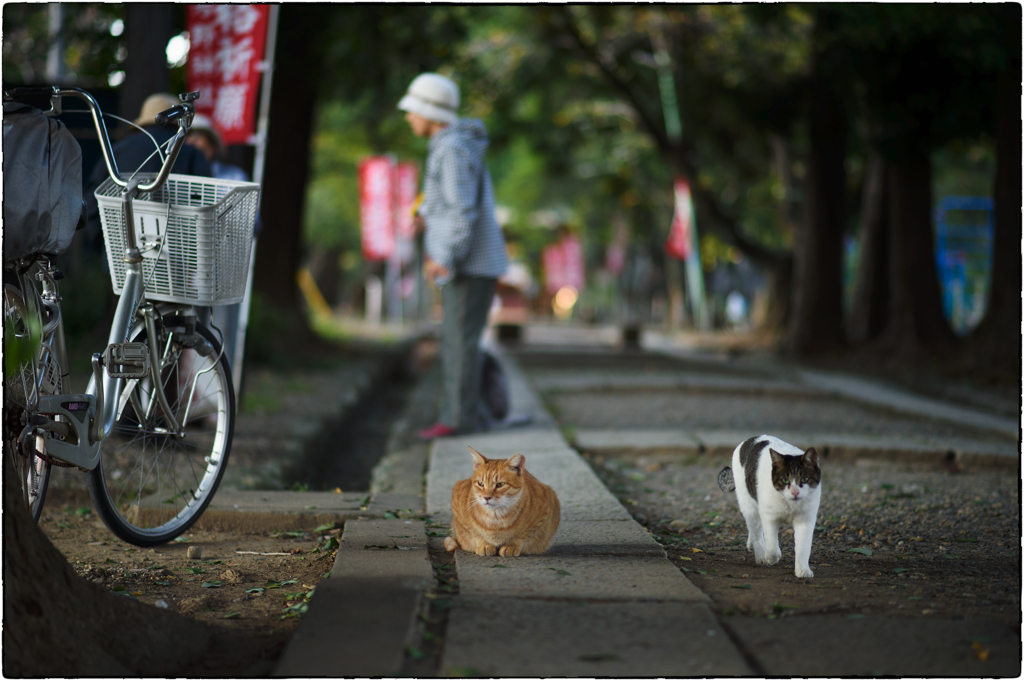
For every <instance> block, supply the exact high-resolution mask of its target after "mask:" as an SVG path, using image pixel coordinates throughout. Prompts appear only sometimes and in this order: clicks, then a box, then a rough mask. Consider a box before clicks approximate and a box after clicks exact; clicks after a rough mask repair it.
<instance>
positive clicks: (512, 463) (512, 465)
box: [505, 454, 526, 475]
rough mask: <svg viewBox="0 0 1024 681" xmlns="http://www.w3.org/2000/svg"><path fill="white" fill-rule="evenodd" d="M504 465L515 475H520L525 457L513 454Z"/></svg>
mask: <svg viewBox="0 0 1024 681" xmlns="http://www.w3.org/2000/svg"><path fill="white" fill-rule="evenodd" d="M505 463H506V464H508V467H509V469H510V470H511V471H513V472H514V473H515V474H516V475H522V474H523V466H524V465H525V464H526V457H525V456H523V455H522V454H513V455H512V456H510V457H509V459H508V461H506V462H505Z"/></svg>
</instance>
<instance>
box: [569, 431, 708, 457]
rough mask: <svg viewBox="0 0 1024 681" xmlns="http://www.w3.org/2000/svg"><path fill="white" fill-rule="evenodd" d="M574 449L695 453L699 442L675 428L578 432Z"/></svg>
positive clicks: (688, 433) (687, 433) (691, 434)
mask: <svg viewBox="0 0 1024 681" xmlns="http://www.w3.org/2000/svg"><path fill="white" fill-rule="evenodd" d="M573 442H574V443H575V445H576V447H578V448H579V449H582V450H584V451H600V452H606V451H615V452H622V453H626V452H631V451H638V452H639V451H649V450H659V449H667V450H676V449H687V450H690V449H692V450H697V449H699V448H700V442H699V441H698V440H697V438H696V437H695V436H694V435H693V433H690V432H687V431H685V430H679V429H676V428H659V429H643V430H640V429H630V430H623V429H598V428H586V429H583V428H580V429H578V430H577V431H576V433H575V436H574V440H573Z"/></svg>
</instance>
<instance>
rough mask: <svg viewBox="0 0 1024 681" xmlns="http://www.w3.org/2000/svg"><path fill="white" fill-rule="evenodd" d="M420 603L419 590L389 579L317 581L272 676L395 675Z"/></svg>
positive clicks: (411, 631)
mask: <svg viewBox="0 0 1024 681" xmlns="http://www.w3.org/2000/svg"><path fill="white" fill-rule="evenodd" d="M421 599H422V596H421V589H418V588H409V587H407V586H403V585H401V584H399V583H396V581H395V580H394V579H391V578H387V577H384V578H373V577H363V578H348V579H324V580H321V581H320V584H319V585H318V586H317V587H316V596H315V597H314V598H313V599H312V600H311V601H310V604H309V610H308V611H307V612H306V614H305V615H304V616H303V618H302V624H301V626H300V627H299V628H298V629H296V631H295V634H294V635H293V636H292V638H291V640H290V641H289V642H288V646H287V647H286V648H285V651H284V653H283V654H282V655H281V658H280V659H279V660H278V664H277V667H276V668H275V670H274V674H273V676H275V677H292V678H311V677H331V678H337V677H360V678H365V677H382V676H384V677H394V676H397V675H398V674H399V673H400V672H401V669H402V663H403V661H404V658H405V649H406V648H407V647H408V646H410V645H412V644H413V643H414V642H415V641H414V633H415V631H416V617H417V616H418V614H419V612H420V610H421Z"/></svg>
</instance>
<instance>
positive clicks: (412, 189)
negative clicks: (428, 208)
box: [398, 161, 419, 240]
mask: <svg viewBox="0 0 1024 681" xmlns="http://www.w3.org/2000/svg"><path fill="white" fill-rule="evenodd" d="M418 193H419V168H417V166H416V164H415V163H413V162H412V161H402V162H401V163H399V164H398V237H399V238H400V239H404V240H411V239H412V238H413V237H414V236H416V227H415V225H414V224H413V214H412V211H413V206H414V205H415V204H416V195H417V194H418Z"/></svg>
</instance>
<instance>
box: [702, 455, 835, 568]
mask: <svg viewBox="0 0 1024 681" xmlns="http://www.w3.org/2000/svg"><path fill="white" fill-rule="evenodd" d="M734 471H739V472H740V479H739V484H737V483H736V479H735V478H734ZM718 486H719V487H721V488H722V489H723V490H724V491H726V492H732V491H734V490H735V492H736V501H737V502H738V503H739V506H740V512H741V513H743V518H744V519H745V520H746V521H747V550H748V551H749V550H753V552H754V560H756V561H757V562H758V563H760V564H761V565H775V563H778V562H779V559H780V558H781V557H782V551H781V549H779V527H780V525H781V524H782V523H792V525H793V539H794V544H795V552H796V576H797V577H813V576H814V573H813V572H812V571H811V567H810V565H808V564H807V561H808V560H809V559H810V557H811V541H812V539H813V538H814V523H815V521H816V520H817V517H818V504H819V502H820V501H821V469H820V468H819V467H818V452H817V451H816V450H815V449H814V448H813V447H811V448H810V449H808V450H807V451H801V450H800V449H798V448H796V447H794V446H793V445H791V444H789V443H788V442H783V441H782V440H780V439H779V438H777V437H773V436H771V435H758V436H757V437H752V438H750V439H748V440H744V441H743V442H741V443H740V445H739V446H738V447H736V449H735V450H734V451H733V453H732V467H731V468H730V467H729V466H726V467H725V468H723V469H722V471H721V472H720V473H719V474H718Z"/></svg>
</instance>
